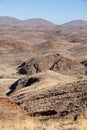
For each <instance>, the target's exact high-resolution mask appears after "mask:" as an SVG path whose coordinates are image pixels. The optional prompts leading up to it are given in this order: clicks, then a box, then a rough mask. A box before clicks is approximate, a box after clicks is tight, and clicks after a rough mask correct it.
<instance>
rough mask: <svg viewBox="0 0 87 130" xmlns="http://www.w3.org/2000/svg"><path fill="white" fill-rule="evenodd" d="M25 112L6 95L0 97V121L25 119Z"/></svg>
mask: <svg viewBox="0 0 87 130" xmlns="http://www.w3.org/2000/svg"><path fill="white" fill-rule="evenodd" d="M25 117H26V114H25V113H24V111H23V110H22V109H21V108H20V107H19V106H18V105H17V104H15V103H14V102H12V101H11V100H10V99H9V98H7V97H0V121H2V120H5V121H6V120H11V121H12V120H17V119H22V120H23V119H25Z"/></svg>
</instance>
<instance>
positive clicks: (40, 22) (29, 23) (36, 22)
mask: <svg viewBox="0 0 87 130" xmlns="http://www.w3.org/2000/svg"><path fill="white" fill-rule="evenodd" d="M19 25H20V26H24V27H27V28H34V27H41V26H42V27H44V26H49V27H50V26H54V25H55V24H53V23H51V22H49V21H47V20H44V19H41V18H33V19H28V20H24V21H21V22H20V23H19Z"/></svg>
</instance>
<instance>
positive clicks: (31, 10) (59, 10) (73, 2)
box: [0, 0, 87, 24]
mask: <svg viewBox="0 0 87 130" xmlns="http://www.w3.org/2000/svg"><path fill="white" fill-rule="evenodd" d="M0 16H11V17H16V18H19V19H31V18H43V19H47V20H49V21H51V22H54V23H57V24H62V23H65V22H69V21H72V20H76V19H81V20H87V0H0Z"/></svg>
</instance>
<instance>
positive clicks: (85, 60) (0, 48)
mask: <svg viewBox="0 0 87 130" xmlns="http://www.w3.org/2000/svg"><path fill="white" fill-rule="evenodd" d="M0 129H1V130H87V21H82V20H76V21H71V22H68V23H65V24H63V25H56V24H54V23H52V22H49V21H47V20H44V19H40V18H37V19H28V20H23V21H21V20H18V19H16V18H12V17H7V16H6V17H2V16H0Z"/></svg>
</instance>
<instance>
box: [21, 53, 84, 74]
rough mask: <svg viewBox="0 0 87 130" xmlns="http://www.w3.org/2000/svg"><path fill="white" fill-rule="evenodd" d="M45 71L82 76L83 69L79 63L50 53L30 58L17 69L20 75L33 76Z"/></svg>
mask: <svg viewBox="0 0 87 130" xmlns="http://www.w3.org/2000/svg"><path fill="white" fill-rule="evenodd" d="M46 70H53V71H55V72H60V73H62V74H72V75H73V74H83V73H84V67H83V66H81V65H80V63H79V62H76V61H74V60H71V59H68V58H66V57H63V56H61V55H60V54H56V53H51V54H46V55H43V56H41V57H38V58H32V59H31V60H30V61H26V62H24V63H23V64H21V65H20V66H19V67H18V72H19V73H20V74H27V75H33V74H35V73H39V72H43V71H46Z"/></svg>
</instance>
